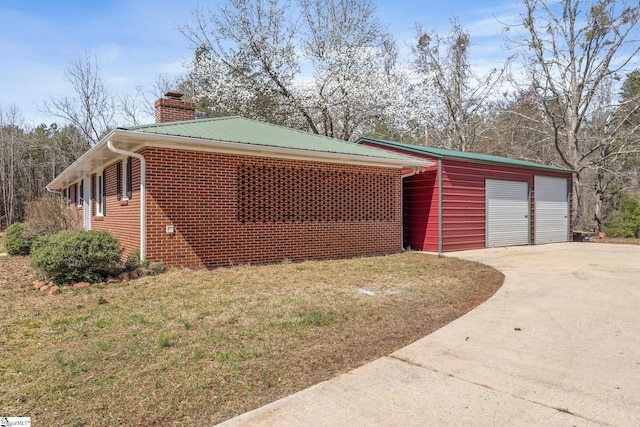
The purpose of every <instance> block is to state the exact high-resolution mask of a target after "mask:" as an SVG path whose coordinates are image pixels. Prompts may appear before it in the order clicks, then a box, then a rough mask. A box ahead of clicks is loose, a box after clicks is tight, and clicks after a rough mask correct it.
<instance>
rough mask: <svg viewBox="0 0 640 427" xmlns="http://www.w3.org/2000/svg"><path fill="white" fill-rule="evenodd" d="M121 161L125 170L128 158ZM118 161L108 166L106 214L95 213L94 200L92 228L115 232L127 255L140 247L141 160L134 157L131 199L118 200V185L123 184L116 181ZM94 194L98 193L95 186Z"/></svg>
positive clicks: (93, 202) (93, 204) (93, 203)
mask: <svg viewBox="0 0 640 427" xmlns="http://www.w3.org/2000/svg"><path fill="white" fill-rule="evenodd" d="M119 161H121V162H122V168H123V170H124V168H125V167H126V160H119ZM116 163H117V162H113V163H111V164H109V165H107V167H106V169H107V193H106V194H107V200H106V212H105V215H104V216H96V215H95V212H96V210H95V201H92V216H91V228H92V229H93V230H107V231H110V232H111V233H113V234H114V235H115V236H116V237H117V238H118V239H119V240H120V243H121V244H122V246H123V248H124V256H125V257H126V256H127V255H128V254H129V253H130V252H131V251H132V250H133V249H137V250H139V249H140V161H139V160H137V159H135V158H134V159H133V164H132V169H133V193H132V195H131V198H130V199H129V200H122V199H121V200H118V199H117V197H116V194H117V187H116V185H119V186H122V182H118V183H116ZM121 188H122V187H121ZM92 194H96V191H95V188H94V189H93V192H92ZM123 194H124V193H123Z"/></svg>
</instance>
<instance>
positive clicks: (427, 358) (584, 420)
mask: <svg viewBox="0 0 640 427" xmlns="http://www.w3.org/2000/svg"><path fill="white" fill-rule="evenodd" d="M450 256H457V257H461V258H465V259H469V260H474V261H479V262H482V263H485V264H489V265H491V266H494V267H495V268H497V269H499V270H500V271H502V272H503V273H504V274H505V276H506V280H505V283H504V285H503V287H502V288H501V289H500V290H499V291H498V292H497V293H496V295H495V296H494V297H492V298H491V299H489V300H488V301H487V302H485V303H484V304H482V305H481V306H479V307H478V308H476V309H474V310H473V311H471V312H470V313H468V314H467V315H465V316H463V317H461V318H460V319H458V320H456V321H454V322H452V323H450V324H449V325H447V326H445V327H443V328H441V329H440V330H438V331H436V332H434V333H433V334H431V335H429V336H427V337H425V338H423V339H421V340H419V341H417V342H415V343H413V344H411V345H409V346H408V347H405V348H403V349H401V350H399V351H397V352H395V353H393V354H391V355H389V356H387V357H383V358H380V359H378V360H376V361H374V362H372V363H369V364H367V365H365V366H363V367H361V368H358V369H355V370H353V371H351V372H349V373H346V374H344V375H341V376H339V377H336V378H334V379H332V380H330V381H327V382H324V383H321V384H318V385H316V386H314V387H311V388H308V389H306V390H303V391H301V392H299V393H296V394H294V395H292V396H289V397H286V398H284V399H281V400H279V401H276V402H274V403H271V404H269V405H266V406H264V407H262V408H259V409H256V410H254V411H252V412H248V413H246V414H243V415H240V416H238V417H236V418H234V419H231V420H229V421H227V422H225V423H223V425H225V426H240V425H251V426H272V425H278V426H311V425H313V426H389V425H392V426H396V425H402V426H410V425H414V426H425V425H428V426H452V425H456V426H494V425H495V426H506V425H509V426H594V425H614V426H638V425H640V246H630V245H603V244H596V243H563V244H552V245H544V246H533V247H512V248H497V249H484V250H478V251H466V252H458V253H455V254H451V255H450ZM408 315H410V314H408Z"/></svg>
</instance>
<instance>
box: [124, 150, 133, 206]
mask: <svg viewBox="0 0 640 427" xmlns="http://www.w3.org/2000/svg"><path fill="white" fill-rule="evenodd" d="M132 163H133V161H132V159H131V157H127V166H126V167H125V168H124V179H123V181H124V197H125V199H130V198H131V195H132V193H133V165H132Z"/></svg>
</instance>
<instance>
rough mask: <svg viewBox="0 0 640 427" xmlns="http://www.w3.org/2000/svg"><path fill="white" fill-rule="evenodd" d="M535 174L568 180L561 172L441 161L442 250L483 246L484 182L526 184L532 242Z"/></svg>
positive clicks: (484, 221) (533, 242)
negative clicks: (503, 181) (506, 181)
mask: <svg viewBox="0 0 640 427" xmlns="http://www.w3.org/2000/svg"><path fill="white" fill-rule="evenodd" d="M535 175H544V176H554V177H561V178H569V177H570V174H566V173H561V172H550V171H541V170H534V169H524V168H517V167H511V166H499V165H488V164H482V163H473V162H462V161H456V160H447V159H444V160H443V161H442V195H443V197H442V207H443V209H442V222H443V224H442V251H443V252H450V251H460V250H467V249H480V248H484V247H485V246H486V244H485V232H486V227H485V226H486V220H485V180H486V179H502V180H509V181H520V182H527V183H528V184H529V189H530V191H531V200H530V206H531V208H530V215H529V218H530V227H531V230H530V234H531V244H535V241H534V223H535V218H534V203H535V188H534V185H533V181H534V176H535Z"/></svg>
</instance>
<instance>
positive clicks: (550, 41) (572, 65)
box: [518, 0, 640, 226]
mask: <svg viewBox="0 0 640 427" xmlns="http://www.w3.org/2000/svg"><path fill="white" fill-rule="evenodd" d="M524 5H525V7H526V12H525V13H524V14H523V16H522V28H523V29H524V31H523V33H522V38H521V39H520V40H519V41H518V42H519V44H520V46H522V47H523V48H524V55H525V60H526V64H525V71H526V80H527V81H526V84H527V85H531V86H532V87H533V88H534V89H535V90H536V91H537V93H538V95H539V96H540V98H541V99H543V100H544V101H543V103H542V105H543V107H544V118H545V121H544V123H545V125H546V130H545V133H546V137H547V138H548V139H549V141H550V142H551V144H553V146H554V147H555V150H556V152H557V153H558V155H559V156H560V158H561V160H562V162H563V164H564V165H565V166H566V167H568V168H571V169H573V170H575V171H576V175H575V178H574V185H573V207H574V225H575V226H587V225H588V224H589V223H590V221H591V218H589V216H590V215H589V214H587V212H589V211H591V213H592V216H591V217H592V218H594V217H595V219H596V224H597V223H598V222H599V219H598V218H600V217H601V215H600V213H599V212H598V209H599V207H598V204H596V205H594V206H592V207H591V208H589V207H588V206H587V200H588V197H587V193H588V192H589V191H592V190H593V189H595V190H596V191H604V188H599V189H598V186H597V183H595V182H594V181H593V180H594V179H596V178H594V177H596V176H597V175H598V172H597V171H598V169H599V168H604V169H607V168H608V167H609V166H608V165H611V164H615V163H618V162H619V161H621V160H622V159H624V157H625V156H629V155H634V154H635V153H637V152H638V144H637V139H634V138H629V137H628V136H629V133H628V132H624V131H623V128H622V127H620V126H616V125H615V123H614V117H615V116H614V115H613V112H614V111H615V110H616V106H615V105H614V104H612V103H610V102H609V101H608V99H609V98H610V94H611V89H610V87H608V85H610V84H611V82H612V81H614V80H615V79H617V78H618V75H619V73H621V72H624V70H625V69H626V67H627V66H628V64H629V63H630V61H631V60H632V58H634V56H635V55H636V54H637V53H638V52H639V51H640V43H639V41H638V38H637V36H638V34H637V31H638V27H637V24H638V19H639V18H640V6H639V5H638V4H632V5H630V4H629V3H627V1H625V0H591V1H584V2H583V1H580V0H562V1H561V2H559V3H556V2H551V1H548V0H524ZM625 134H626V135H625ZM590 189H591V190H590ZM592 196H593V194H592ZM592 196H591V199H592V200H593V197H592ZM591 224H593V222H591Z"/></svg>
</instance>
